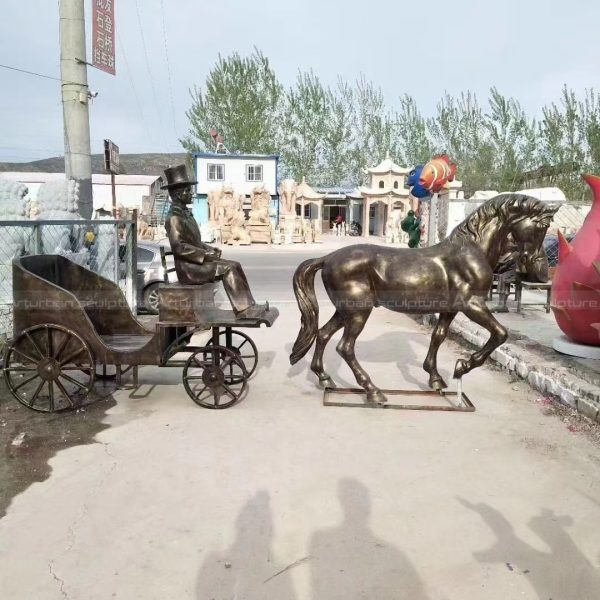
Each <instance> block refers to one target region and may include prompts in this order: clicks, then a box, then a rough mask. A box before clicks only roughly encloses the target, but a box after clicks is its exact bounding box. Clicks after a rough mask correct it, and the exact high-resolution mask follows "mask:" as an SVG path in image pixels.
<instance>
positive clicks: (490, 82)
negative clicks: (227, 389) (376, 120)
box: [0, 0, 600, 162]
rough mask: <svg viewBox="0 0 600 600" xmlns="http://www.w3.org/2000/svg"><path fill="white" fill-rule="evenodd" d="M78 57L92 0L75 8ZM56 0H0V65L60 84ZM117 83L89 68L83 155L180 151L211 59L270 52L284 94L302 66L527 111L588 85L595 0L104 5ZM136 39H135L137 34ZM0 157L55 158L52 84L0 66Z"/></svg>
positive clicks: (597, 49) (421, 99) (598, 15)
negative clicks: (111, 13) (509, 99)
mask: <svg viewBox="0 0 600 600" xmlns="http://www.w3.org/2000/svg"><path fill="white" fill-rule="evenodd" d="M85 4H86V10H87V14H88V18H87V24H86V26H87V31H86V34H87V39H88V60H90V54H89V41H90V38H91V20H90V19H91V5H92V0H85ZM58 5H59V0H27V1H24V0H2V3H1V6H2V7H3V9H4V19H3V32H2V36H0V64H2V65H7V66H10V67H16V68H20V69H25V70H28V71H34V72H37V73H40V74H43V75H47V76H50V77H56V78H59V77H60V49H59V39H58V26H59V18H58ZM115 6H116V28H117V32H118V39H117V45H116V51H117V55H116V65H117V75H116V76H114V77H113V76H111V75H108V74H106V73H104V72H102V71H99V70H97V69H94V68H89V70H88V81H89V85H90V89H91V90H92V91H94V92H98V96H97V98H95V100H94V102H93V104H92V106H91V107H90V126H91V139H92V142H91V143H92V153H100V152H102V141H103V139H104V138H110V139H112V140H113V141H115V143H117V144H118V145H119V147H120V151H121V153H133V152H180V151H182V148H181V144H180V143H179V141H178V140H179V138H181V137H182V136H184V135H185V134H186V133H187V131H188V123H187V117H186V115H185V112H186V110H187V109H189V107H190V104H191V99H190V94H189V89H190V88H192V87H193V86H195V85H197V86H201V85H203V83H204V81H205V79H206V76H207V74H208V73H209V71H210V69H211V68H212V67H213V65H214V64H215V61H216V59H217V57H218V55H219V54H221V55H223V56H227V55H229V54H230V53H232V52H234V51H237V52H239V53H240V54H249V53H251V52H252V50H253V48H254V47H257V48H259V49H260V50H262V51H263V53H264V54H265V55H266V56H267V57H269V59H270V60H271V62H272V65H273V67H274V68H275V71H276V73H277V75H278V77H279V79H280V80H281V81H282V83H283V84H284V85H285V86H290V85H292V84H293V82H294V80H295V78H296V75H297V73H298V72H299V71H308V70H311V69H312V70H313V71H314V72H315V73H316V74H317V75H318V76H319V77H320V78H321V80H322V81H323V82H324V83H326V84H328V85H334V84H335V82H336V81H337V79H338V78H339V77H341V78H343V79H345V80H348V81H354V80H356V79H357V78H358V77H360V75H361V74H363V75H364V76H365V77H366V78H367V79H370V80H371V81H373V82H374V83H375V84H376V85H377V86H379V87H381V89H382V90H383V92H384V94H385V97H386V100H387V101H388V103H389V104H390V105H393V104H394V103H395V101H396V99H397V98H398V97H399V96H401V95H403V94H405V93H408V94H411V95H412V96H414V98H415V99H416V100H417V102H418V105H419V107H420V109H421V111H422V112H423V113H424V114H425V115H426V116H429V115H431V114H433V113H434V111H435V106H436V103H437V101H438V100H439V98H440V97H441V96H442V95H443V94H444V93H445V92H449V93H451V94H455V95H456V94H459V93H460V92H461V91H466V90H471V91H474V92H475V93H476V94H477V95H478V97H479V99H480V101H482V102H483V101H484V100H485V99H486V98H487V92H488V90H489V88H490V87H491V86H496V87H498V88H499V90H500V91H501V92H502V93H504V94H507V95H512V96H514V97H516V98H517V99H519V100H520V102H521V104H522V105H523V106H524V108H525V109H526V110H527V111H528V112H529V113H530V114H532V115H537V114H539V112H540V108H541V106H543V105H544V104H547V103H550V102H552V101H558V100H559V99H560V92H561V88H562V87H563V85H565V84H566V85H568V86H569V87H571V88H573V89H575V90H576V91H578V92H583V91H584V90H585V89H586V88H590V87H595V88H597V89H600V43H599V42H598V24H599V23H600V3H599V2H597V1H596V0H569V1H568V2H567V1H566V0H562V1H561V0H502V1H496V2H490V1H489V0H455V1H454V2H450V1H446V2H444V1H442V0H429V2H420V3H417V2H414V3H406V2H400V1H398V0H376V1H371V2H367V1H365V0H362V1H361V0H293V1H291V0H279V1H275V0H258V1H257V2H250V1H249V0H211V1H209V2H205V1H202V0H115ZM142 32H143V33H142ZM0 82H1V87H0V89H2V94H1V95H0V131H1V132H2V135H1V137H0V161H11V162H23V161H28V160H35V159H40V158H46V157H49V156H58V155H62V154H63V136H62V108H61V100H60V82H59V81H55V80H52V79H44V78H40V77H34V76H31V75H26V74H23V73H19V72H15V71H11V70H7V69H4V68H0Z"/></svg>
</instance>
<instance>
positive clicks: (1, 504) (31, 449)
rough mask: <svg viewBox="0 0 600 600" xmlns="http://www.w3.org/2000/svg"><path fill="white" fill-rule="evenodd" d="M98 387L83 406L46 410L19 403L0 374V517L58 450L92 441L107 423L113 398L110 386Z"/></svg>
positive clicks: (45, 471)
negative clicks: (38, 410)
mask: <svg viewBox="0 0 600 600" xmlns="http://www.w3.org/2000/svg"><path fill="white" fill-rule="evenodd" d="M99 390H100V391H99V392H97V394H96V396H95V397H94V398H93V400H94V401H93V402H92V403H90V404H87V405H86V406H85V407H84V408H83V409H80V410H78V411H72V412H71V411H67V412H62V413H54V414H47V413H40V412H36V411H33V410H30V409H28V408H26V407H24V406H22V405H21V404H19V403H18V402H17V401H16V400H15V399H14V398H13V397H12V395H11V394H10V392H9V391H8V390H7V388H6V386H5V384H4V380H3V378H1V377H0V440H1V445H0V482H1V485H0V519H1V518H2V517H4V516H5V515H6V510H7V509H8V506H9V505H10V503H11V501H12V499H13V498H14V497H15V496H17V495H18V494H20V493H21V492H23V491H25V490H26V489H27V488H28V487H29V486H30V485H31V484H32V483H36V482H40V481H44V480H46V479H47V478H48V477H49V476H50V473H51V471H52V469H51V467H50V465H49V464H48V461H49V460H50V459H51V458H52V457H53V456H54V455H55V454H56V453H57V452H59V451H60V450H64V449H65V448H69V447H71V446H81V445H85V444H92V443H94V437H95V436H96V434H98V433H99V432H101V431H102V430H104V429H106V428H108V427H109V425H107V424H105V423H103V422H102V421H103V419H104V417H105V415H106V412H107V411H108V410H109V409H110V408H112V407H113V406H114V405H115V404H116V402H115V400H114V398H113V397H112V395H110V394H109V393H108V392H109V389H107V388H104V389H103V388H102V387H101V386H100V388H99ZM102 391H104V393H101V392H102Z"/></svg>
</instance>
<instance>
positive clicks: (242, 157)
mask: <svg viewBox="0 0 600 600" xmlns="http://www.w3.org/2000/svg"><path fill="white" fill-rule="evenodd" d="M278 165H279V155H277V154H225V153H223V154H222V153H215V152H197V153H195V154H194V173H195V177H196V180H197V181H198V184H197V185H196V201H195V202H194V210H193V212H194V216H195V217H196V220H197V221H199V222H200V223H206V222H207V221H208V202H207V197H208V193H209V192H210V191H211V190H214V189H220V188H221V187H223V186H229V187H232V188H233V189H234V191H235V193H236V194H244V195H245V196H246V197H247V198H249V197H250V194H251V193H252V190H253V189H254V188H255V187H256V186H259V185H264V186H265V188H266V189H267V190H268V191H269V193H270V194H271V200H272V209H273V211H274V212H275V214H277V206H278V196H277V179H278Z"/></svg>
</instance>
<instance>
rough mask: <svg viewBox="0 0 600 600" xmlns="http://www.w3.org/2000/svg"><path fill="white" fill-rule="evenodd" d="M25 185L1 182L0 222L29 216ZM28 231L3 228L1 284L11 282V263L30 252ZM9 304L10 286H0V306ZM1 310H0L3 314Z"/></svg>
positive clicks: (14, 182) (3, 180)
mask: <svg viewBox="0 0 600 600" xmlns="http://www.w3.org/2000/svg"><path fill="white" fill-rule="evenodd" d="M27 193H28V189H27V186H25V185H23V184H22V183H19V182H17V181H8V180H5V179H0V220H1V221H24V220H27V219H28V218H29V216H30V210H31V203H30V201H29V198H28V196H27ZM33 243H34V240H33V238H32V236H31V230H30V229H28V228H25V227H6V228H4V231H3V232H2V244H1V245H0V281H4V282H6V281H10V277H11V275H10V274H11V271H12V260H13V258H17V257H18V256H21V255H23V254H25V253H27V252H31V251H32V250H33V245H34V244H33ZM11 302H12V292H11V287H10V286H8V285H0V304H1V305H9V304H10V303H11ZM2 310H3V308H0V312H2Z"/></svg>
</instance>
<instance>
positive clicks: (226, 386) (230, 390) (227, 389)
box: [223, 383, 237, 400]
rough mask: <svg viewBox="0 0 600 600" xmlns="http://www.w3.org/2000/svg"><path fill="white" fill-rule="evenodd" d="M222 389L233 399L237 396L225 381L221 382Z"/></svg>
mask: <svg viewBox="0 0 600 600" xmlns="http://www.w3.org/2000/svg"><path fill="white" fill-rule="evenodd" d="M223 389H224V390H225V393H226V394H228V395H229V396H231V398H232V399H233V400H235V399H236V398H237V394H236V393H235V392H234V391H233V390H232V389H231V388H230V387H229V386H228V385H227V384H226V383H224V384H223Z"/></svg>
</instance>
